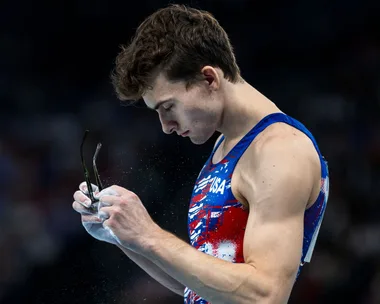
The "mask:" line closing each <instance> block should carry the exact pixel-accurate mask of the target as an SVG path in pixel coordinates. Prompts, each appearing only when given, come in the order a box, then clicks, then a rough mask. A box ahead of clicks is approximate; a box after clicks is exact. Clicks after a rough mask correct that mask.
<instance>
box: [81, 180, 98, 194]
mask: <svg viewBox="0 0 380 304" xmlns="http://www.w3.org/2000/svg"><path fill="white" fill-rule="evenodd" d="M91 187H92V191H93V192H94V194H95V193H98V192H99V188H98V186H96V185H94V184H91ZM79 190H80V191H82V192H83V193H84V194H86V195H88V189H87V183H86V182H82V183H81V184H80V185H79Z"/></svg>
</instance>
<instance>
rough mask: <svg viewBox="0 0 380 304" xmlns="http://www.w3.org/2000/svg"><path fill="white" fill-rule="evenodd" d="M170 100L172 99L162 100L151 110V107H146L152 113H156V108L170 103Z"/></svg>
mask: <svg viewBox="0 0 380 304" xmlns="http://www.w3.org/2000/svg"><path fill="white" fill-rule="evenodd" d="M172 100H173V99H172V98H169V99H164V100H161V101H159V102H157V104H156V105H155V106H154V107H153V108H151V107H148V108H149V109H151V110H153V111H157V110H158V108H159V107H161V106H162V105H163V104H164V103H167V102H169V101H172Z"/></svg>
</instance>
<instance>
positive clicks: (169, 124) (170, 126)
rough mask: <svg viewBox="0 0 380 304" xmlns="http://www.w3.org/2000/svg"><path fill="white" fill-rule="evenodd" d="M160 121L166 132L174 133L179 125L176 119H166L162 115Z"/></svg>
mask: <svg viewBox="0 0 380 304" xmlns="http://www.w3.org/2000/svg"><path fill="white" fill-rule="evenodd" d="M160 122H161V126H162V131H163V132H164V133H165V134H171V133H173V132H174V131H175V130H176V129H177V126H178V124H177V123H176V122H175V121H174V120H165V119H164V118H162V116H160Z"/></svg>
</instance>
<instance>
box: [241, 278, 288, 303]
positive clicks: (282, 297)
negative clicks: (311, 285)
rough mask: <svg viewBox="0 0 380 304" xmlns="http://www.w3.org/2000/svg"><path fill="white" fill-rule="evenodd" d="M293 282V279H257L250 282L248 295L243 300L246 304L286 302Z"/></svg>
mask: <svg viewBox="0 0 380 304" xmlns="http://www.w3.org/2000/svg"><path fill="white" fill-rule="evenodd" d="M292 282H293V281H292V280H278V279H277V280H273V279H264V278H262V279H261V280H257V279H256V280H254V282H250V283H249V288H248V289H247V291H248V292H247V294H248V297H247V298H246V299H245V301H242V302H243V303H244V304H245V303H247V304H248V303H250V304H251V303H257V304H285V303H287V302H288V300H289V297H290V293H291V290H292V287H293V283H292Z"/></svg>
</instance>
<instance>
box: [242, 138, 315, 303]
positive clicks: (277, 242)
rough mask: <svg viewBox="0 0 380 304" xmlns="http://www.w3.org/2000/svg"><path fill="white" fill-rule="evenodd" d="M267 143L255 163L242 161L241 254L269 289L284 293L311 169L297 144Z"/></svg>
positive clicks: (296, 255)
mask: <svg viewBox="0 0 380 304" xmlns="http://www.w3.org/2000/svg"><path fill="white" fill-rule="evenodd" d="M269 148H270V149H267V150H266V151H265V153H263V154H262V156H261V157H260V158H259V161H258V162H257V163H251V164H250V165H248V164H247V165H246V168H247V170H246V173H247V174H246V178H245V182H244V187H243V189H242V191H243V193H242V194H243V195H244V197H245V198H246V199H247V201H248V203H249V206H250V213H249V218H248V222H247V227H246V233H245V237H244V258H245V262H246V263H248V264H250V265H252V266H254V267H255V268H256V270H257V272H258V273H260V275H261V277H262V278H263V279H264V280H267V283H268V284H271V285H272V286H274V288H275V289H276V290H274V292H275V293H278V294H282V295H283V296H286V295H289V294H290V291H291V287H292V285H293V283H294V280H295V278H296V274H297V270H298V267H299V264H300V260H301V255H302V242H303V216H304V212H305V207H306V205H307V202H308V200H309V197H310V194H311V192H312V188H313V183H314V181H313V178H314V177H315V174H313V173H312V172H311V170H314V168H313V163H311V162H310V161H309V159H308V158H307V156H306V155H305V154H302V151H301V150H300V151H297V150H294V149H292V148H291V147H290V148H289V147H286V146H284V145H283V146H280V147H278V146H273V147H269ZM262 152H263V151H262Z"/></svg>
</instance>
